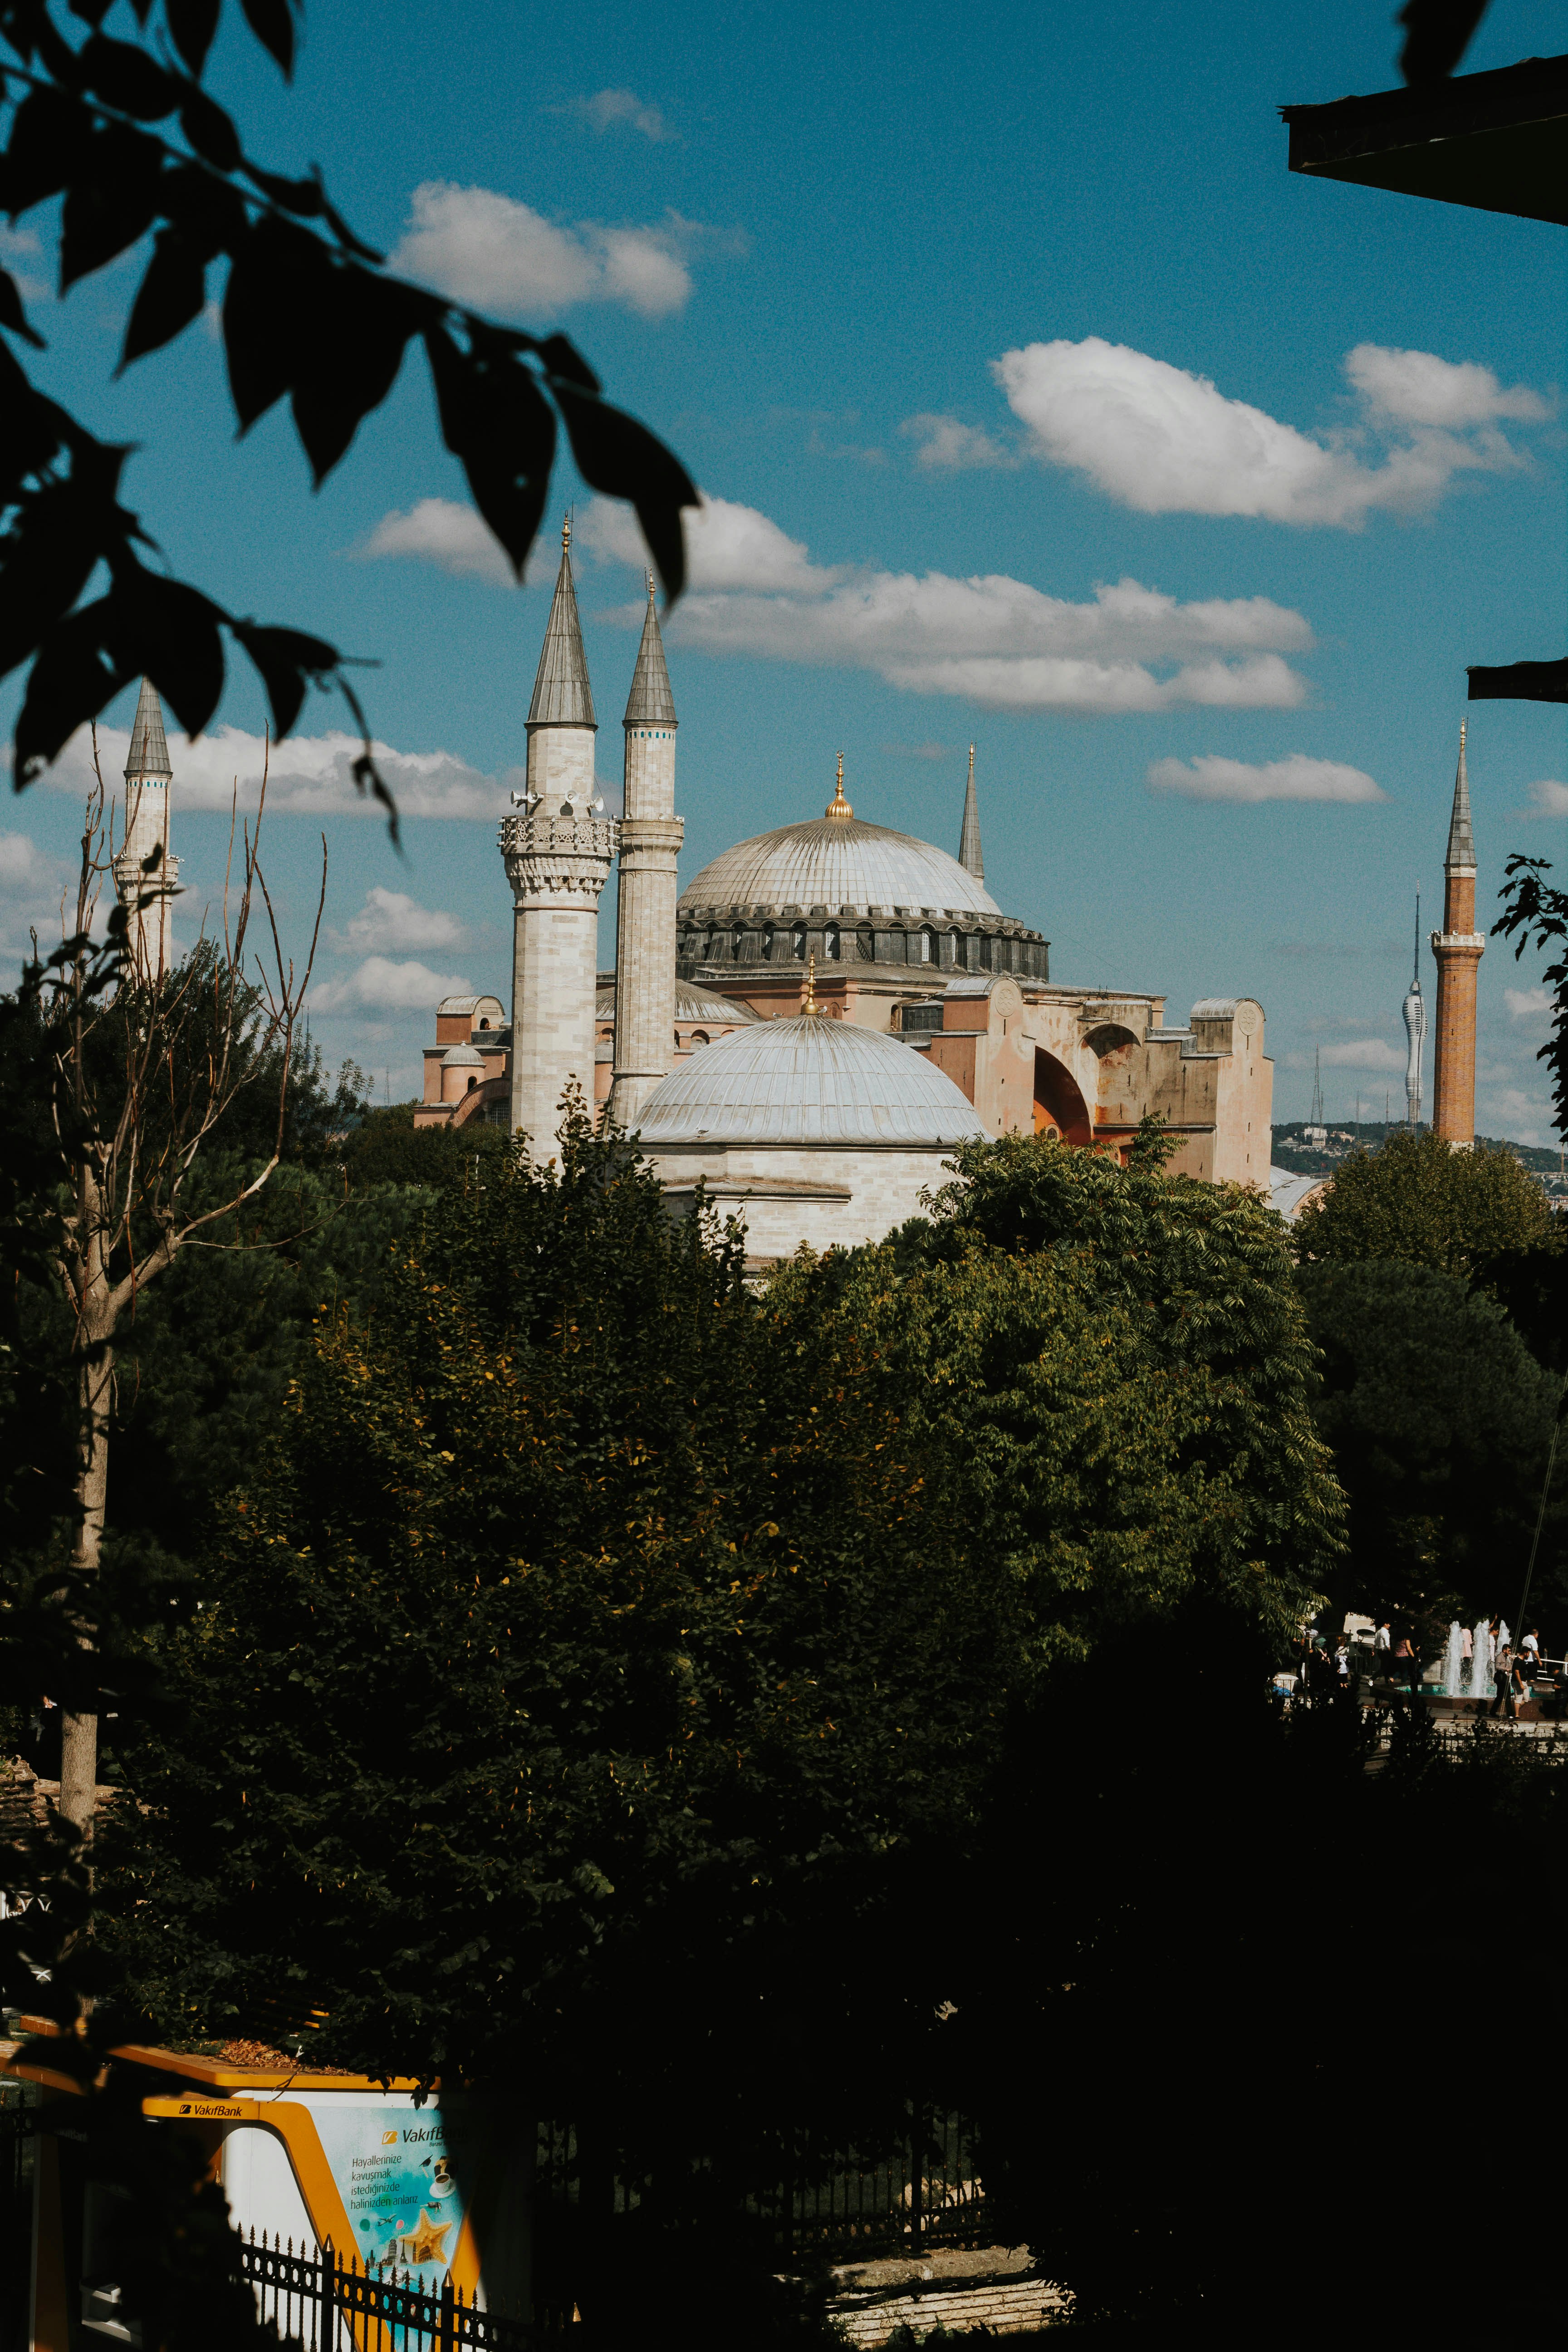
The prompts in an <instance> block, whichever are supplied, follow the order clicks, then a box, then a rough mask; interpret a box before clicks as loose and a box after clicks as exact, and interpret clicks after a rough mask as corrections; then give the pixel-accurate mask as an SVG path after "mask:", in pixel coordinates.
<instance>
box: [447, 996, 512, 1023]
mask: <svg viewBox="0 0 1568 2352" xmlns="http://www.w3.org/2000/svg"><path fill="white" fill-rule="evenodd" d="M504 1009H505V1008H504V1007H503V1005H502V1003H501V1001H500V997H499V996H444V997H443V998H442V999H441V1002H440V1003H439V1004H438V1005H437V1007H436V1012H437V1018H438V1017H439V1016H440V1015H441V1014H442V1013H501V1012H503V1011H504Z"/></svg>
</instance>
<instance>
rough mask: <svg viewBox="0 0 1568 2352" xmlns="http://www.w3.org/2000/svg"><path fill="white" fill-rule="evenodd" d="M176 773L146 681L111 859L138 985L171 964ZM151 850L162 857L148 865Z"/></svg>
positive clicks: (175, 879)
mask: <svg viewBox="0 0 1568 2352" xmlns="http://www.w3.org/2000/svg"><path fill="white" fill-rule="evenodd" d="M173 780H174V770H173V768H171V767H170V765H169V745H168V741H167V739H166V738H165V736H164V733H163V704H162V703H161V702H160V701H159V699H158V689H157V688H156V687H155V686H154V685H153V681H152V679H151V678H150V677H144V678H143V679H142V693H141V697H140V698H139V700H138V702H137V705H136V718H135V722H134V724H133V725H132V730H131V751H130V756H129V757H128V758H127V760H126V762H125V838H124V841H123V844H122V845H121V848H120V850H119V851H118V852H117V854H116V856H115V859H114V888H115V894H116V896H117V897H118V898H119V900H120V903H121V906H122V907H123V908H126V910H127V912H126V942H127V945H128V947H129V949H130V961H131V964H132V969H133V970H134V971H135V974H136V977H137V979H138V980H142V981H149V980H159V979H162V977H163V974H164V973H165V972H166V971H169V969H170V968H171V966H172V964H173V962H174V929H173V925H172V923H171V920H170V901H171V900H172V899H173V898H174V892H175V890H176V888H177V887H178V885H179V879H180V861H179V859H178V858H177V857H171V856H170V855H169V786H170V784H171V782H173ZM155 850H161V851H162V852H163V856H161V858H159V859H158V861H157V862H156V863H155V864H154V865H152V866H149V865H148V863H147V861H148V859H149V858H150V857H151V856H153V852H154V851H155ZM139 901H140V902H142V903H140V904H139V903H138V902H139Z"/></svg>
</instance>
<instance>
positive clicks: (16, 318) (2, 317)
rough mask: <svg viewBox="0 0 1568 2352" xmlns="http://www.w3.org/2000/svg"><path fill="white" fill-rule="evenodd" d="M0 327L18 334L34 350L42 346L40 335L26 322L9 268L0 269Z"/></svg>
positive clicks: (25, 315)
mask: <svg viewBox="0 0 1568 2352" xmlns="http://www.w3.org/2000/svg"><path fill="white" fill-rule="evenodd" d="M0 327H5V328H6V329H7V330H8V331H9V332H10V333H12V334H13V335H20V336H21V337H22V340H23V341H24V342H28V343H31V344H32V346H33V348H34V350H35V351H39V352H41V351H42V350H43V348H44V339H43V337H42V335H39V334H35V333H34V331H33V330H32V328H31V327H29V326H28V324H27V314H26V311H25V310H23V308H22V298H21V296H20V295H19V294H18V293H17V291H16V279H15V278H13V277H12V276H11V274H10V272H9V270H6V269H0Z"/></svg>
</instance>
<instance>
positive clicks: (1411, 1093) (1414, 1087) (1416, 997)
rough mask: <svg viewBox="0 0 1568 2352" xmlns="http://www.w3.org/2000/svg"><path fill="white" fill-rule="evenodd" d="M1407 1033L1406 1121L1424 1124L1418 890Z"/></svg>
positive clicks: (1423, 1012) (1423, 1011)
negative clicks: (1422, 1114) (1408, 1044)
mask: <svg viewBox="0 0 1568 2352" xmlns="http://www.w3.org/2000/svg"><path fill="white" fill-rule="evenodd" d="M1405 1035H1406V1037H1408V1039H1409V1040H1410V1053H1409V1056H1408V1058H1407V1060H1406V1062H1405V1125H1406V1126H1407V1127H1408V1128H1411V1129H1415V1128H1418V1127H1419V1126H1420V1124H1421V1048H1422V1046H1423V1045H1424V1044H1425V1043H1426V999H1425V997H1424V996H1423V995H1422V993H1421V893H1420V891H1419V890H1417V892H1416V893H1415V965H1414V967H1413V969H1412V971H1411V974H1410V988H1409V992H1408V993H1407V995H1406V996H1405Z"/></svg>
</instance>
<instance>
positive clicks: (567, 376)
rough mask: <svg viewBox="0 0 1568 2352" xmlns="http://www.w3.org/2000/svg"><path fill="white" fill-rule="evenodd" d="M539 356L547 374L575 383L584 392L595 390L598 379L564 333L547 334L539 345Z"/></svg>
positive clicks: (565, 381) (597, 385)
mask: <svg viewBox="0 0 1568 2352" xmlns="http://www.w3.org/2000/svg"><path fill="white" fill-rule="evenodd" d="M539 356H540V358H541V359H542V361H543V362H544V369H545V373H546V374H547V375H552V376H559V377H560V378H561V380H562V382H563V383H575V384H578V385H580V386H581V387H582V389H583V390H584V392H597V391H598V390H599V379H598V377H597V376H596V375H595V373H594V371H593V369H592V368H591V367H590V366H589V365H588V362H587V361H586V360H585V359H584V357H583V354H582V352H579V351H578V350H577V348H576V347H575V345H574V344H573V343H569V342H568V341H567V340H566V338H565V336H564V335H549V336H547V337H546V338H545V340H544V341H543V342H542V343H541V344H540V346H539Z"/></svg>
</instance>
